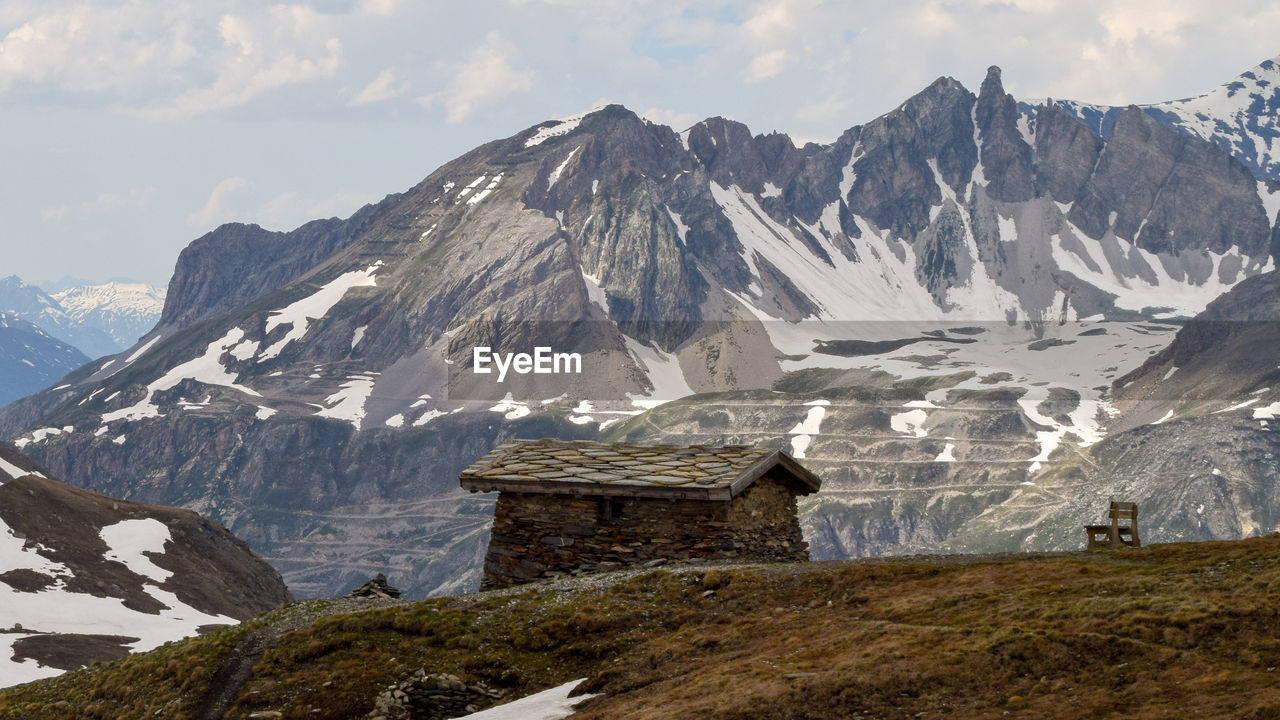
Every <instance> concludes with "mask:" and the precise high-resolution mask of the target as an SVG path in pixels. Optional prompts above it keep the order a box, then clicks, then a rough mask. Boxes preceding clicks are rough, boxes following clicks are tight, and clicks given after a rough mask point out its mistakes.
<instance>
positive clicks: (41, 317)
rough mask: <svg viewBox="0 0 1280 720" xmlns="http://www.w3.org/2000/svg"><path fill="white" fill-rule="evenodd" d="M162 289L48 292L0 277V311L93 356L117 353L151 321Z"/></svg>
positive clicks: (114, 285) (129, 286) (130, 286)
mask: <svg viewBox="0 0 1280 720" xmlns="http://www.w3.org/2000/svg"><path fill="white" fill-rule="evenodd" d="M164 298H165V290H164V289H163V288H157V287H154V286H152V285H145V284H142V283H121V282H109V283H102V284H98V285H82V286H77V287H72V288H68V289H64V290H60V291H58V292H56V293H53V294H49V293H46V292H45V291H43V290H41V289H40V288H39V287H37V286H35V285H32V284H30V283H27V282H24V281H23V280H22V279H21V278H19V277H17V276H16V275H10V276H9V277H6V278H0V312H7V313H10V314H12V315H14V316H16V317H19V318H21V319H23V320H26V321H27V322H30V323H33V324H35V325H37V326H39V327H40V328H42V329H43V330H44V331H45V332H47V333H49V334H50V335H52V336H54V337H56V338H58V339H59V340H61V341H63V342H65V343H68V344H70V345H73V346H75V347H76V348H77V349H78V350H80V351H81V352H83V353H84V354H85V355H88V356H89V357H91V358H97V357H102V356H104V355H111V354H114V353H118V352H120V351H122V350H124V349H126V348H128V347H130V346H131V345H133V344H134V343H135V342H137V340H138V338H139V337H141V336H142V335H143V333H145V332H147V331H148V330H150V329H151V328H152V326H154V325H155V322H156V320H157V319H159V317H160V310H161V308H162V307H163V305H164Z"/></svg>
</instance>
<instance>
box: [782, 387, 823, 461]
mask: <svg viewBox="0 0 1280 720" xmlns="http://www.w3.org/2000/svg"><path fill="white" fill-rule="evenodd" d="M805 405H808V406H809V412H808V414H806V415H805V418H804V420H801V421H800V422H798V423H796V426H795V427H793V428H791V430H790V432H788V433H787V434H788V435H792V436H793V437H792V438H791V455H792V456H793V457H795V458H796V459H797V460H803V459H804V458H805V455H804V452H805V450H808V449H809V444H810V443H811V442H813V436H814V435H817V434H819V433H820V431H821V429H822V420H823V419H824V418H825V417H826V416H827V407H828V406H829V405H831V402H830V401H828V400H814V401H812V402H807V403H805Z"/></svg>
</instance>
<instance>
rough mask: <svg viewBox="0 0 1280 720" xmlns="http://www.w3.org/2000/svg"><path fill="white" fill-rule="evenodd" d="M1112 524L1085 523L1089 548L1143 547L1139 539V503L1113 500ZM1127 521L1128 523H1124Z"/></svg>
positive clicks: (1109, 513)
mask: <svg viewBox="0 0 1280 720" xmlns="http://www.w3.org/2000/svg"><path fill="white" fill-rule="evenodd" d="M1108 515H1109V516H1110V518H1111V524H1110V525H1085V526H1084V531H1085V534H1086V535H1087V536H1088V539H1089V549H1090V550H1092V549H1094V548H1115V547H1122V546H1123V547H1142V541H1141V540H1139V539H1138V504H1137V503H1131V502H1112V503H1111V509H1110V511H1109V512H1108ZM1122 523H1127V524H1122Z"/></svg>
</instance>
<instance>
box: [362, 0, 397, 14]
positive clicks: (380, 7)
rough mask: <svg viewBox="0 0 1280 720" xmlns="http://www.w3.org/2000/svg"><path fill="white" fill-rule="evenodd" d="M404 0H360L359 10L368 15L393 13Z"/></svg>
mask: <svg viewBox="0 0 1280 720" xmlns="http://www.w3.org/2000/svg"><path fill="white" fill-rule="evenodd" d="M401 5H404V0H360V10H361V11H363V12H365V13H368V14H370V15H382V16H386V17H389V16H391V15H395V14H396V11H398V10H399V9H400V6H401Z"/></svg>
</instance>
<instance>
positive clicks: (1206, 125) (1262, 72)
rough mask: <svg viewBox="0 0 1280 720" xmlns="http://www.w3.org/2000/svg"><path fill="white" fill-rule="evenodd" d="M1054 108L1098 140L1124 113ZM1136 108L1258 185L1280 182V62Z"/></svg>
mask: <svg viewBox="0 0 1280 720" xmlns="http://www.w3.org/2000/svg"><path fill="white" fill-rule="evenodd" d="M1058 104H1060V105H1061V106H1062V107H1063V108H1065V109H1066V110H1067V111H1068V112H1070V113H1071V114H1073V115H1075V116H1076V117H1078V118H1079V119H1080V120H1081V121H1082V122H1084V123H1085V124H1086V125H1088V126H1089V128H1090V129H1091V130H1092V131H1093V132H1095V133H1097V134H1098V135H1102V136H1109V135H1110V134H1111V132H1112V128H1113V127H1114V126H1115V124H1116V122H1117V121H1118V118H1119V116H1120V115H1122V114H1123V113H1124V112H1125V108H1121V107H1109V106H1106V105H1092V104H1088V103H1079V102H1074V101H1071V100H1064V101H1059V102H1058ZM1138 107H1139V109H1140V110H1141V111H1142V112H1144V113H1145V114H1146V115H1148V116H1150V117H1152V118H1154V119H1155V120H1157V121H1159V122H1160V123H1161V124H1164V125H1167V126H1168V127H1170V128H1173V129H1174V130H1176V131H1178V132H1180V133H1183V134H1186V135H1190V136H1193V137H1198V138H1201V139H1204V140H1208V141H1209V142H1211V143H1213V144H1214V145H1217V146H1218V147H1220V148H1222V149H1223V150H1224V151H1226V152H1227V153H1230V155H1231V156H1232V157H1234V158H1236V159H1237V160H1239V161H1240V162H1241V163H1243V164H1244V166H1245V167H1246V168H1248V169H1249V170H1250V171H1251V172H1252V173H1253V175H1255V176H1256V177H1257V178H1258V179H1259V180H1264V181H1270V182H1278V181H1280V147H1277V146H1276V140H1277V139H1280V120H1277V110H1280V58H1272V59H1270V60H1264V61H1262V62H1261V63H1259V64H1258V65H1257V66H1255V67H1253V68H1251V69H1249V70H1246V71H1245V72H1243V73H1241V74H1240V75H1239V77H1237V78H1235V79H1234V80H1232V81H1230V82H1227V83H1224V84H1223V85H1221V86H1219V87H1217V88H1214V89H1213V90H1211V91H1209V92H1207V93H1205V94H1203V95H1198V96H1196V97H1193V98H1186V99H1182V100H1172V101H1169V102H1163V103H1157V104H1154V105H1142V106H1138ZM1023 108H1024V110H1025V109H1028V108H1030V105H1029V104H1024V105H1023Z"/></svg>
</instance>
